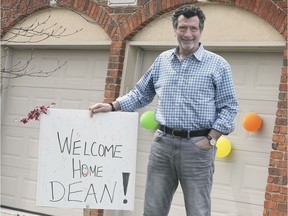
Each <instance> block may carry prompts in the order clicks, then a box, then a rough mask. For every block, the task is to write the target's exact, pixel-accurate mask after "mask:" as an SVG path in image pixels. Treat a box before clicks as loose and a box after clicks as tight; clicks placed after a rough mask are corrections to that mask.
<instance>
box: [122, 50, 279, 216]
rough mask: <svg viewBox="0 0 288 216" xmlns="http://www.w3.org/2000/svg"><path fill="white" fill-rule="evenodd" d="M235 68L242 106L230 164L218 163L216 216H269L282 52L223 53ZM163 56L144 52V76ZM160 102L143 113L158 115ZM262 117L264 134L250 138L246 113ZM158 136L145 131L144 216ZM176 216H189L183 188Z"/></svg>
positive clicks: (139, 184) (140, 184) (141, 160)
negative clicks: (267, 197)
mask: <svg viewBox="0 0 288 216" xmlns="http://www.w3.org/2000/svg"><path fill="white" fill-rule="evenodd" d="M218 53H219V54H220V55H222V56H223V57H225V58H226V59H227V60H228V62H229V63H230V64H231V66H232V70H233V79H234V83H235V88H236V93H237V97H238V100H239V104H240V111H239V114H238V115H237V118H236V125H237V126H236V130H235V131H234V132H233V133H231V134H230V135H229V136H228V138H229V140H230V141H231V142H232V145H233V151H232V152H231V154H230V155H229V156H228V157H226V158H221V159H220V158H217V159H216V171H215V175H214V186H213V192H212V205H213V207H212V211H213V212H212V215H213V216H236V215H237V216H247V215H249V216H259V215H262V212H263V202H264V193H265V187H266V180H267V173H268V169H267V166H268V164H269V158H270V156H269V155H270V150H271V139H272V132H273V126H274V119H275V113H276V107H277V105H276V104H277V98H278V86H279V79H280V73H281V65H282V52H281V53H280V52H278V53H277V52H274V53H272V52H271V53H269V52H266V53H264V52H218ZM158 54H159V51H144V54H143V58H142V66H141V68H142V74H143V73H144V72H145V71H146V69H148V67H149V66H150V65H151V64H152V62H153V61H154V59H155V58H156V56H157V55H158ZM155 105H156V102H155V101H154V102H153V103H152V104H151V105H150V106H149V107H146V108H145V109H143V110H141V111H140V115H141V113H143V112H144V111H147V110H154V109H155ZM248 112H257V113H258V114H259V115H260V116H261V117H262V119H263V121H264V125H263V127H262V129H261V130H260V131H258V132H255V133H249V132H247V131H245V130H244V129H243V127H242V124H241V121H242V117H243V115H244V114H245V113H248ZM152 137H153V131H151V130H145V129H143V128H140V129H139V137H138V139H139V140H138V155H137V158H138V159H137V178H136V196H135V210H134V212H124V213H123V215H125V216H128V215H130V216H132V215H133V216H139V215H142V210H143V197H144V187H145V179H146V165H147V163H148V154H149V151H150V145H151V140H152ZM169 215H171V216H178V215H186V214H185V210H184V201H183V196H182V192H181V188H179V189H178V190H177V192H176V194H175V196H174V200H173V205H172V208H171V211H170V214H169Z"/></svg>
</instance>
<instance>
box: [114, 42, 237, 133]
mask: <svg viewBox="0 0 288 216" xmlns="http://www.w3.org/2000/svg"><path fill="white" fill-rule="evenodd" d="M177 53H178V48H175V49H171V50H168V51H165V52H163V53H161V54H160V55H159V56H158V57H157V59H156V60H155V61H154V63H153V64H152V66H151V67H150V68H149V69H148V71H147V72H146V73H145V74H144V75H143V76H142V78H141V79H140V80H139V81H138V83H137V84H136V85H135V88H134V89H133V90H132V91H130V92H129V93H128V94H127V95H124V96H122V97H120V98H118V99H117V101H118V102H119V104H120V106H121V110H122V111H130V112H131V111H134V110H135V109H137V108H141V107H144V106H146V105H147V104H149V103H150V102H151V101H152V100H153V98H154V97H155V95H157V97H158V101H157V109H156V111H155V119H156V121H158V122H159V124H162V125H165V126H167V127H171V128H177V129H184V130H191V131H192V130H199V129H210V128H214V129H216V130H218V131H220V132H222V133H223V134H229V133H230V132H232V131H233V130H234V127H235V125H234V118H235V115H236V113H237V110H238V103H237V99H236V95H235V90H234V86H233V81H232V73H231V68H230V65H229V64H228V63H227V61H226V60H225V59H223V58H222V57H221V56H219V55H216V54H214V53H212V52H209V51H207V50H205V49H204V47H203V45H202V44H201V45H200V47H199V48H198V50H197V51H196V52H195V53H193V54H191V55H189V56H187V57H186V58H185V60H183V61H181V60H180V59H179V57H178V54H177Z"/></svg>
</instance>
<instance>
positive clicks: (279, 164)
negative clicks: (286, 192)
mask: <svg viewBox="0 0 288 216" xmlns="http://www.w3.org/2000/svg"><path fill="white" fill-rule="evenodd" d="M276 166H277V167H278V168H287V161H276Z"/></svg>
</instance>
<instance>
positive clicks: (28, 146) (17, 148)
mask: <svg viewBox="0 0 288 216" xmlns="http://www.w3.org/2000/svg"><path fill="white" fill-rule="evenodd" d="M13 131H14V132H13ZM15 131H17V133H15ZM38 133H39V131H38V130H36V129H32V130H31V129H29V128H23V129H21V130H20V128H19V127H12V126H5V127H2V143H5V145H2V152H1V156H2V161H1V163H2V166H9V167H10V166H14V167H18V168H19V169H32V170H37V161H38V146H39V143H38V137H39V135H38Z"/></svg>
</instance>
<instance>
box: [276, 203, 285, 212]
mask: <svg viewBox="0 0 288 216" xmlns="http://www.w3.org/2000/svg"><path fill="white" fill-rule="evenodd" d="M277 209H278V210H279V211H280V212H287V204H282V203H279V204H278V208H277Z"/></svg>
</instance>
